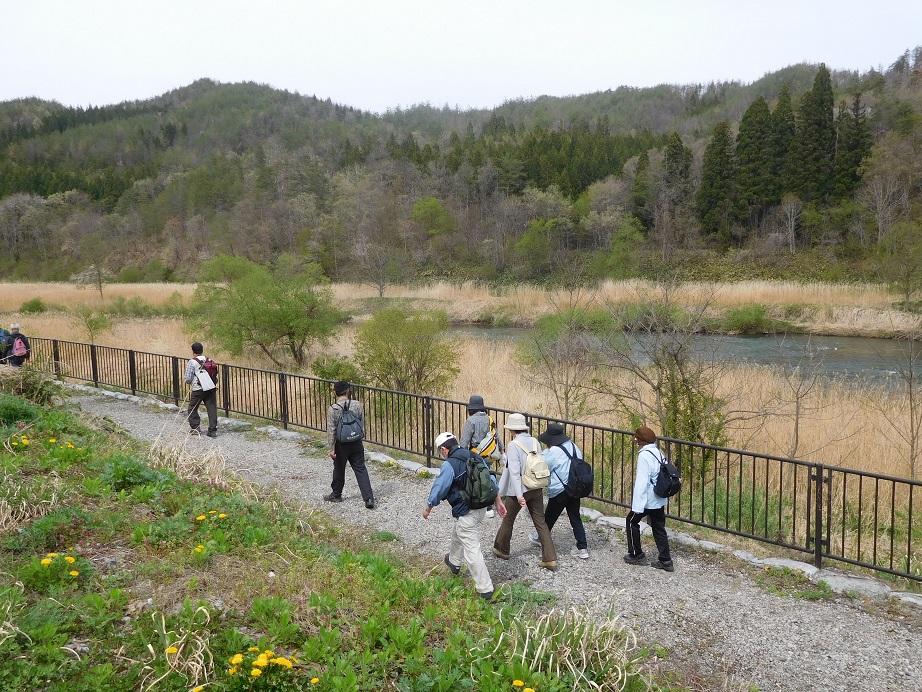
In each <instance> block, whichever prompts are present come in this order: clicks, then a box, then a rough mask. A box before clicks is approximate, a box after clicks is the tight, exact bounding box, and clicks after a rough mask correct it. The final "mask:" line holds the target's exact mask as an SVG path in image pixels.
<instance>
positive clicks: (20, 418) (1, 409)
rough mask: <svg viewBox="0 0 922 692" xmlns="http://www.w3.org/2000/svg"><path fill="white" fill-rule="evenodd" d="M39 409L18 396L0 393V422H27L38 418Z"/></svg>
mask: <svg viewBox="0 0 922 692" xmlns="http://www.w3.org/2000/svg"><path fill="white" fill-rule="evenodd" d="M38 415H39V410H38V408H36V407H35V406H33V405H32V404H30V403H29V402H27V401H24V400H23V399H20V398H19V397H15V396H9V395H8V394H0V424H3V425H15V424H16V423H28V422H29V421H33V420H35V419H36V418H38Z"/></svg>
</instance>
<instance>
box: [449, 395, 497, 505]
mask: <svg viewBox="0 0 922 692" xmlns="http://www.w3.org/2000/svg"><path fill="white" fill-rule="evenodd" d="M467 416H468V417H467V420H466V421H464V427H462V428H461V437H459V438H458V444H459V445H461V446H462V447H464V448H465V449H469V450H471V451H472V452H474V453H475V454H479V455H480V456H481V457H483V458H484V459H486V460H487V463H488V464H489V465H490V468H491V470H492V472H493V475H494V476H498V475H499V474H500V473H502V454H503V441H502V440H501V439H499V436H498V435H497V434H496V423H495V422H494V421H493V417H492V416H490V415H489V414H488V413H487V409H486V406H485V405H484V403H483V397H482V396H480V395H479V394H472V395H471V397H470V399H469V400H468V402H467ZM486 516H487V518H492V517H494V516H496V515H495V513H494V511H493V508H489V509H487V514H486Z"/></svg>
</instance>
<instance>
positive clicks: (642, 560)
mask: <svg viewBox="0 0 922 692" xmlns="http://www.w3.org/2000/svg"><path fill="white" fill-rule="evenodd" d="M624 561H625V562H626V563H628V564H629V565H649V564H650V561H649V560H647V556H646V555H631V554H630V553H628V554H627V555H625V556H624Z"/></svg>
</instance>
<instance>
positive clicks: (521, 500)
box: [518, 495, 527, 509]
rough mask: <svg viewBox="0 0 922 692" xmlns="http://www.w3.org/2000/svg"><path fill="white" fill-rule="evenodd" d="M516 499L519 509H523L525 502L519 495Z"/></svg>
mask: <svg viewBox="0 0 922 692" xmlns="http://www.w3.org/2000/svg"><path fill="white" fill-rule="evenodd" d="M518 499H519V507H521V508H522V509H525V505H526V504H527V503H526V502H525V498H524V497H523V496H522V495H519V498H518Z"/></svg>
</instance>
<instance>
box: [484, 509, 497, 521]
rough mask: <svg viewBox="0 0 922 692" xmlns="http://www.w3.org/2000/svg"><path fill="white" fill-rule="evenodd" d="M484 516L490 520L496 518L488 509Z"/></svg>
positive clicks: (494, 513)
mask: <svg viewBox="0 0 922 692" xmlns="http://www.w3.org/2000/svg"><path fill="white" fill-rule="evenodd" d="M486 516H487V519H492V518H493V517H495V516H496V512H494V511H493V510H492V509H488V510H487V515H486Z"/></svg>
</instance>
